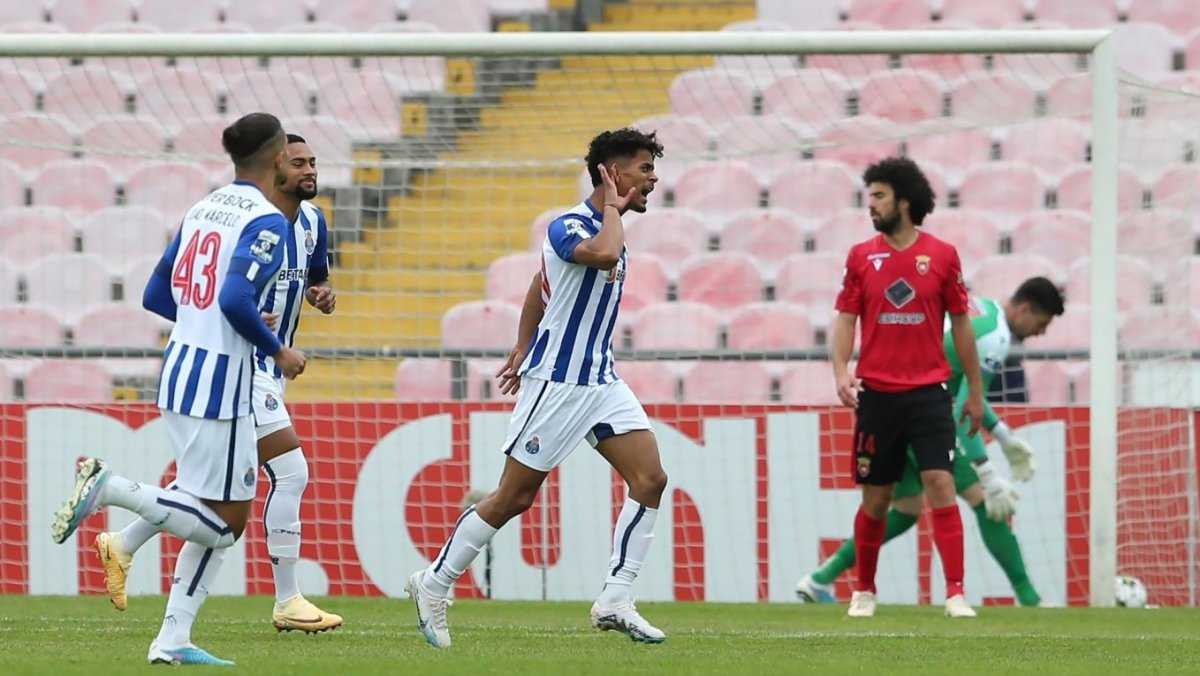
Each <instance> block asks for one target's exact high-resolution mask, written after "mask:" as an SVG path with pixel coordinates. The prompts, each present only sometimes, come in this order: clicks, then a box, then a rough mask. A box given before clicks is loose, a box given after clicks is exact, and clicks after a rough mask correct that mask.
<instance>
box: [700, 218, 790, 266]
mask: <svg viewBox="0 0 1200 676" xmlns="http://www.w3.org/2000/svg"><path fill="white" fill-rule="evenodd" d="M806 239H807V233H806V232H805V227H804V224H803V222H802V221H801V220H800V217H799V215H797V214H795V213H793V212H792V211H789V210H787V209H779V208H772V209H752V210H750V211H743V212H742V213H740V214H738V215H736V216H734V217H733V218H732V219H730V220H728V221H726V222H725V226H724V227H723V228H722V229H721V250H722V251H733V252H739V253H744V254H750V255H751V256H754V257H755V258H757V259H758V260H759V261H762V262H764V263H767V264H774V263H778V262H779V261H781V260H783V259H784V258H786V257H787V256H790V255H791V254H794V253H800V252H802V251H804V242H805V240H806Z"/></svg>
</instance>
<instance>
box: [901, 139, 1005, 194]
mask: <svg viewBox="0 0 1200 676" xmlns="http://www.w3.org/2000/svg"><path fill="white" fill-rule="evenodd" d="M904 144H905V148H906V153H907V155H908V156H909V157H912V158H915V159H916V161H917V162H919V163H920V164H921V167H922V169H925V168H926V167H928V166H931V165H933V166H939V167H941V168H942V170H943V171H944V172H946V173H947V174H949V175H951V176H953V177H955V178H958V177H960V176H961V175H962V173H963V172H964V171H966V170H967V169H968V168H970V167H974V166H977V165H979V164H984V163H987V162H990V161H991V158H992V133H991V132H990V131H988V130H986V129H972V128H965V127H951V126H948V125H946V124H944V123H942V122H937V121H931V122H929V123H926V124H924V125H921V126H919V127H917V128H916V129H915V130H913V132H912V133H911V134H909V136H908V138H907V139H905V141H904ZM932 173H933V172H932V171H926V177H927V178H928V177H929V175H930V174H932ZM937 195H938V197H939V198H944V197H945V195H946V193H945V191H944V190H943V191H940V192H938V193H937Z"/></svg>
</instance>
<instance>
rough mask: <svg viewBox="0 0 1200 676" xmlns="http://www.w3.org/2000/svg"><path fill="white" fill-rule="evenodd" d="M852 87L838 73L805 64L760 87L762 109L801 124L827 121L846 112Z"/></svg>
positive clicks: (820, 123) (840, 117)
mask: <svg viewBox="0 0 1200 676" xmlns="http://www.w3.org/2000/svg"><path fill="white" fill-rule="evenodd" d="M852 91H853V90H852V88H851V86H850V83H849V82H847V81H846V78H844V77H842V75H840V74H839V73H836V72H834V71H832V70H821V69H819V68H806V69H804V70H801V71H796V72H792V73H787V74H785V75H783V76H781V77H779V78H777V79H776V80H775V81H774V82H772V83H771V84H770V85H768V86H767V87H766V88H764V89H763V93H762V112H763V115H781V116H784V117H788V118H790V119H793V120H795V121H797V122H802V123H804V124H811V125H827V124H830V123H832V122H836V121H838V120H841V119H842V118H843V117H845V116H846V101H847V99H849V97H850V93H851V92H852Z"/></svg>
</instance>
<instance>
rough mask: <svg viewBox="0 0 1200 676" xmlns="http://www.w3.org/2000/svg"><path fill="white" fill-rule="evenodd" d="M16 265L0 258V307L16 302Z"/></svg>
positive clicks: (17, 271)
mask: <svg viewBox="0 0 1200 676" xmlns="http://www.w3.org/2000/svg"><path fill="white" fill-rule="evenodd" d="M18 273H19V270H18V268H17V264H16V263H14V262H12V261H10V260H8V259H7V258H2V257H0V307H5V306H7V305H11V304H12V303H15V302H17V278H18V277H19V276H20V275H19V274H18Z"/></svg>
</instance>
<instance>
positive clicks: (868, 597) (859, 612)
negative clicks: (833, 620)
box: [846, 591, 875, 617]
mask: <svg viewBox="0 0 1200 676" xmlns="http://www.w3.org/2000/svg"><path fill="white" fill-rule="evenodd" d="M846 616H847V617H875V592H869V591H856V592H854V593H853V594H851V595H850V608H849V609H847V610H846Z"/></svg>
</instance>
